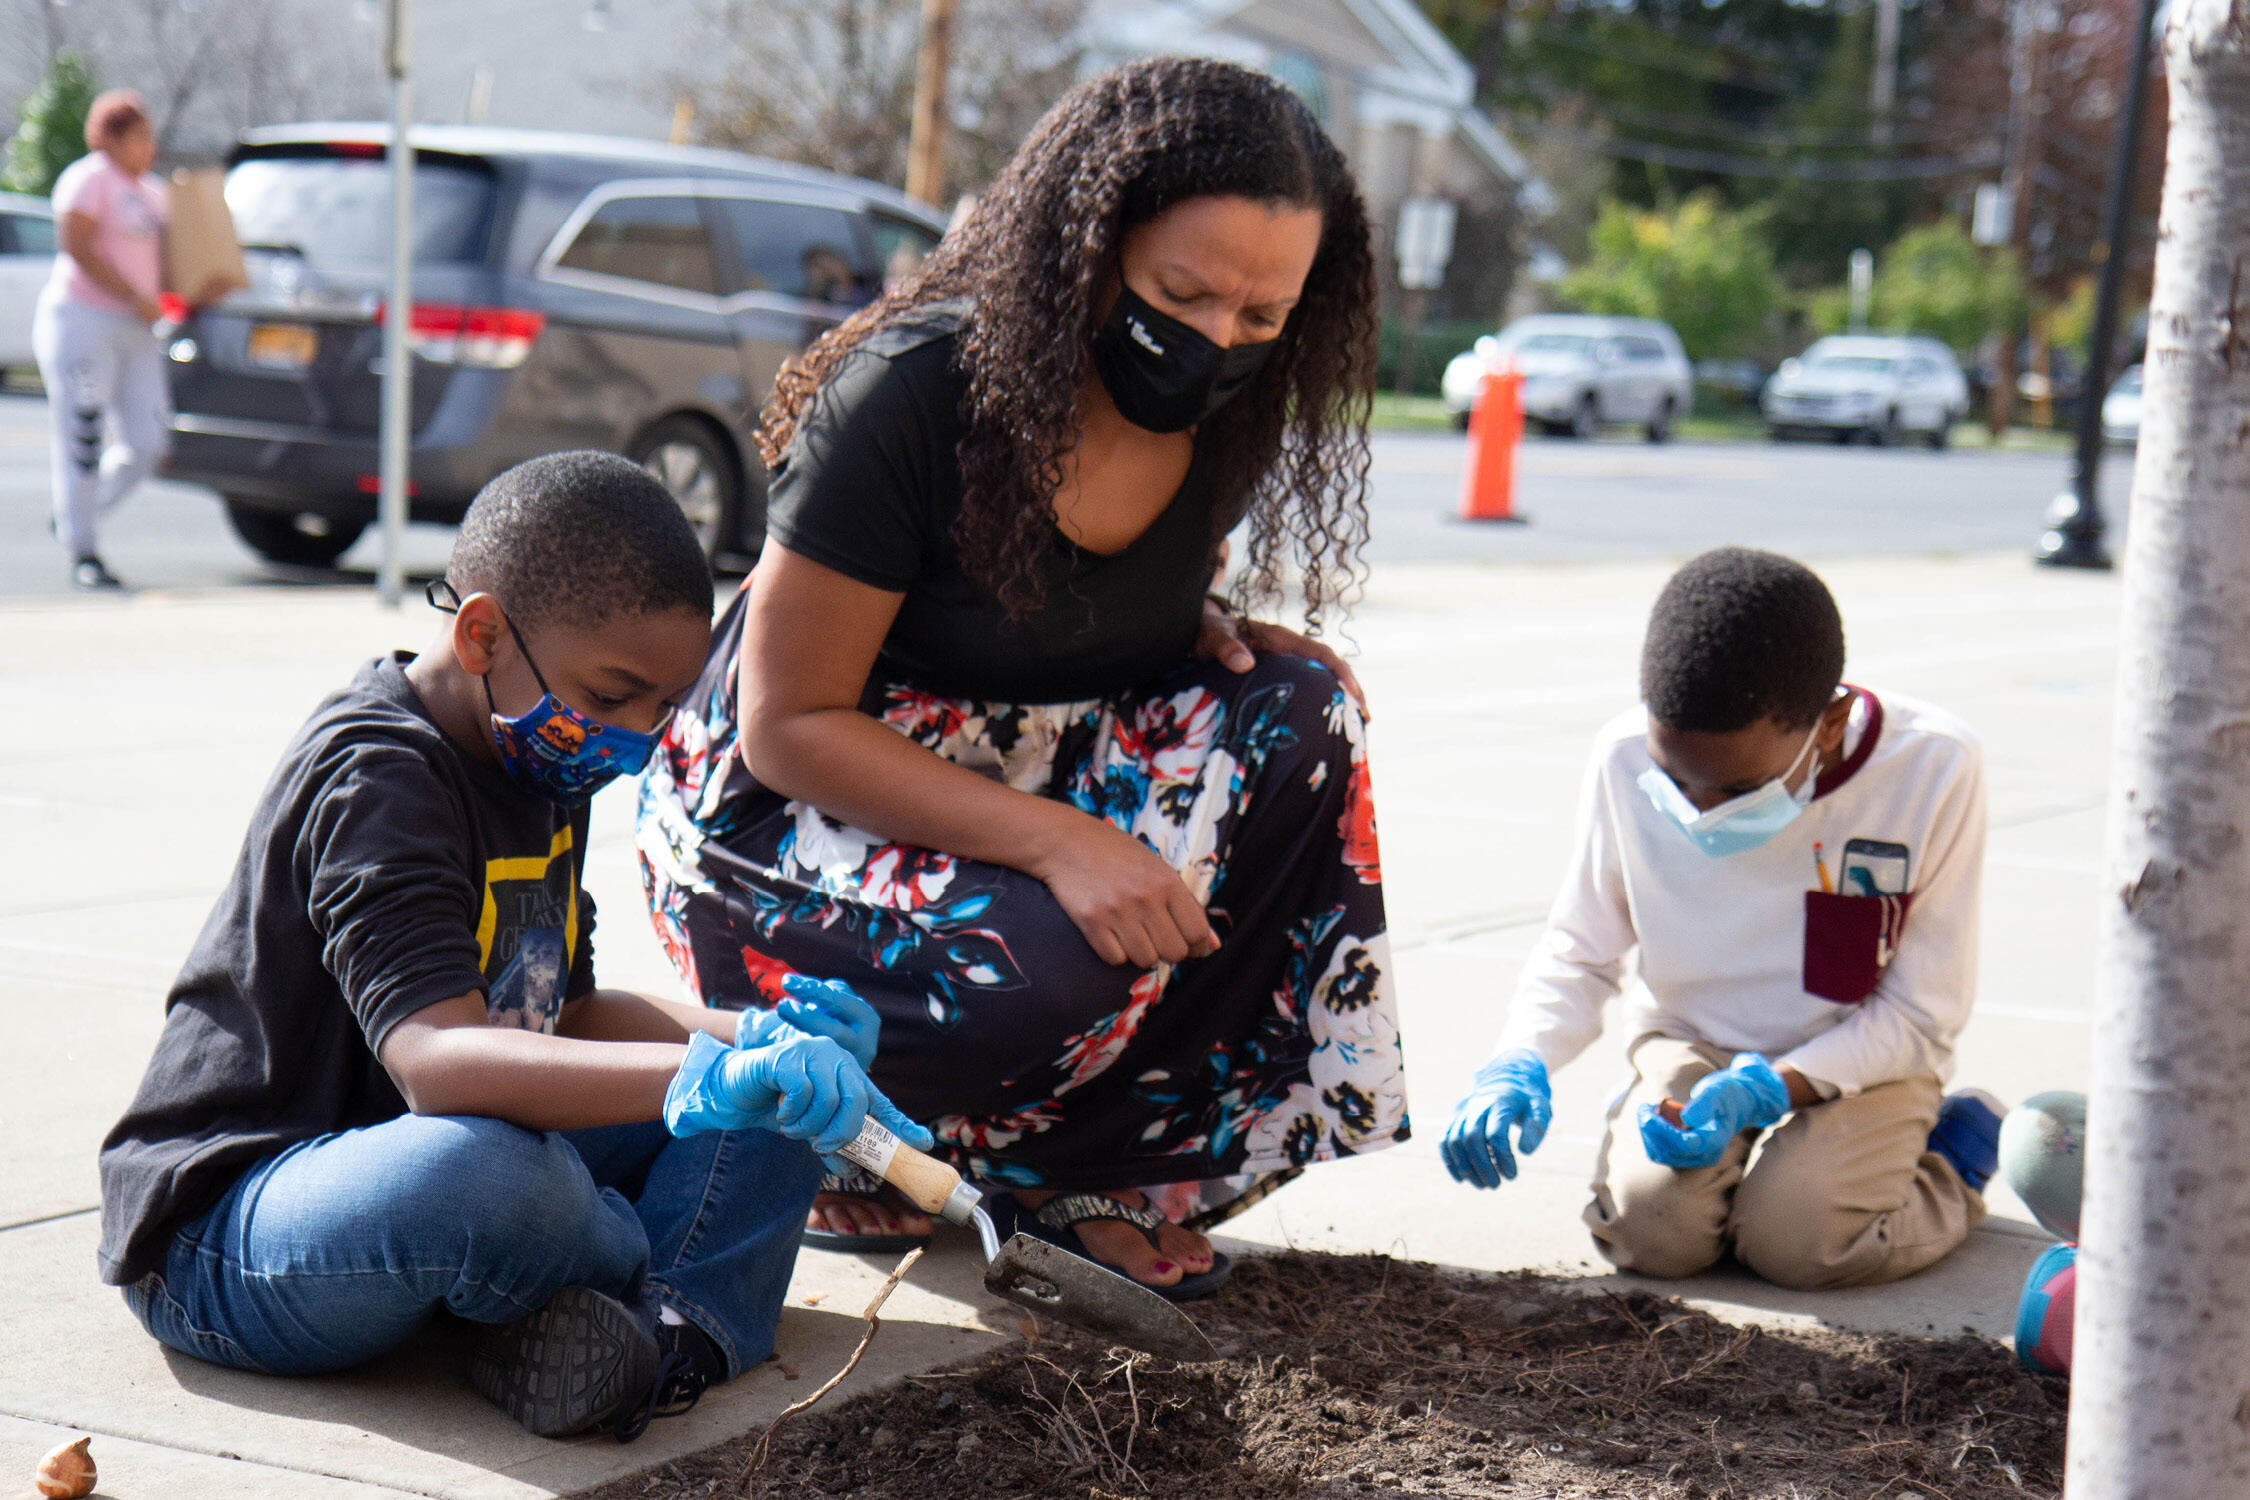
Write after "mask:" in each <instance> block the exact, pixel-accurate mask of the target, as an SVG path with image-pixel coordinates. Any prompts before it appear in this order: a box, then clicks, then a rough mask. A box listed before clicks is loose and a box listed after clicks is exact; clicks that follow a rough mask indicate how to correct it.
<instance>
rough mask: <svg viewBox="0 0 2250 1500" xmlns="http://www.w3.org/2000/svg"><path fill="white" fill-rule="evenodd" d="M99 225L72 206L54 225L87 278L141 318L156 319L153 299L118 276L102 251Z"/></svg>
mask: <svg viewBox="0 0 2250 1500" xmlns="http://www.w3.org/2000/svg"><path fill="white" fill-rule="evenodd" d="M101 228H102V227H101V223H100V221H99V220H97V219H95V218H94V216H93V215H92V214H82V213H80V212H78V211H77V210H76V209H72V210H70V211H69V212H68V213H66V214H64V215H63V216H62V223H61V224H59V225H58V226H57V227H56V233H57V235H58V236H59V237H60V239H61V241H62V247H63V251H64V253H66V254H67V255H69V256H70V258H71V259H72V260H74V261H76V262H78V269H79V270H81V271H84V272H85V273H86V276H87V279H88V280H90V281H92V282H93V283H94V285H96V286H98V287H100V288H101V289H102V290H103V291H105V292H107V293H109V294H110V295H111V296H112V297H115V298H116V299H117V300H118V301H120V302H122V303H124V304H125V305H126V306H127V307H130V308H132V309H133V311H134V312H135V313H136V314H138V315H139V317H140V319H141V321H142V322H144V323H153V322H155V321H156V318H157V308H156V304H155V302H153V301H151V300H150V299H149V298H147V297H144V296H142V295H141V294H140V293H139V292H137V291H135V290H134V289H133V284H132V283H131V282H129V281H127V280H126V279H125V278H124V277H123V276H120V275H119V274H118V273H117V267H115V266H113V265H111V264H110V263H109V257H108V256H106V255H104V254H102V252H101V248H100V235H101Z"/></svg>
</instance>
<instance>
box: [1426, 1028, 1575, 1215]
mask: <svg viewBox="0 0 2250 1500" xmlns="http://www.w3.org/2000/svg"><path fill="white" fill-rule="evenodd" d="M1554 1113H1555V1110H1554V1097H1553V1095H1552V1094H1550V1093H1549V1092H1548V1089H1547V1065H1546V1064H1545V1063H1543V1062H1541V1061H1540V1060H1539V1054H1538V1053H1536V1052H1533V1051H1531V1050H1530V1049H1529V1048H1525V1047H1519V1048H1517V1049H1515V1050H1514V1051H1512V1052H1503V1053H1501V1054H1500V1055H1499V1056H1498V1057H1495V1058H1493V1059H1492V1060H1491V1061H1490V1062H1488V1063H1486V1064H1485V1065H1484V1066H1483V1067H1481V1068H1479V1069H1477V1081H1476V1083H1475V1084H1474V1085H1473V1086H1472V1087H1471V1088H1470V1090H1469V1092H1468V1095H1467V1097H1465V1098H1464V1099H1462V1101H1461V1102H1460V1104H1458V1105H1457V1106H1455V1107H1454V1110H1453V1123H1452V1124H1451V1125H1448V1126H1447V1127H1446V1128H1445V1139H1444V1140H1443V1141H1441V1142H1439V1144H1438V1154H1439V1155H1440V1156H1442V1157H1444V1158H1445V1169H1446V1170H1447V1171H1448V1172H1451V1173H1452V1174H1453V1180H1454V1181H1455V1182H1467V1183H1472V1184H1474V1185H1475V1186H1477V1187H1484V1188H1495V1187H1498V1186H1499V1185H1500V1181H1501V1179H1502V1178H1507V1179H1509V1180H1511V1181H1513V1180H1514V1178H1515V1175H1516V1159H1515V1157H1514V1156H1513V1155H1511V1154H1510V1153H1509V1151H1508V1127H1509V1126H1511V1125H1513V1126H1515V1127H1516V1149H1517V1150H1518V1151H1521V1152H1522V1153H1523V1154H1524V1155H1526V1156H1529V1155H1530V1154H1531V1153H1532V1152H1534V1151H1536V1150H1538V1149H1539V1143H1540V1142H1541V1141H1543V1140H1545V1139H1546V1138H1547V1123H1548V1122H1549V1121H1550V1120H1552V1119H1553V1118H1554Z"/></svg>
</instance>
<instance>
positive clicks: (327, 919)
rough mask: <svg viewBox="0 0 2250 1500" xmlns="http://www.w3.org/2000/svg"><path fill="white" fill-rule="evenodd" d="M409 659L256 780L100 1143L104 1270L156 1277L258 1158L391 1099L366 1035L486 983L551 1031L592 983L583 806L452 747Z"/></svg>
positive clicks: (397, 1111)
mask: <svg viewBox="0 0 2250 1500" xmlns="http://www.w3.org/2000/svg"><path fill="white" fill-rule="evenodd" d="M411 660H413V658H412V657H411V656H408V655H404V654H401V655H398V656H394V657H390V658H385V659H380V660H377V661H374V662H370V663H369V664H368V665H367V666H365V667H363V668H361V669H360V671H359V673H358V674H357V675H356V676H354V677H353V679H352V682H351V686H349V687H348V688H346V689H345V690H344V691H343V692H341V693H338V694H336V695H335V696H334V697H332V698H330V699H329V700H328V701H327V702H325V703H323V704H322V705H321V706H320V707H319V708H318V709H316V710H315V711H314V713H313V716H312V717H311V718H310V719H309V720H307V721H306V723H305V726H304V728H303V729H301V730H299V731H298V732H297V738H296V740H295V741H294V742H293V743H291V745H290V747H289V749H288V752H287V753H286V754H284V755H283V756H282V758H281V764H280V766H279V767H278V768H277V769H276V770H275V772H274V775H273V779H272V781H270V782H269V783H267V786H266V790H265V794H264V796H263V798H262V799H261V800H260V801H259V804H258V810H257V813H256V814H255V815H254V816H253V817H252V818H251V820H250V831H249V833H248V834H247V835H246V836H245V837H244V839H243V843H242V853H241V854H240V856H239V857H238V858H237V859H236V861H235V867H234V875H233V877H232V879H230V880H229V881H228V883H227V888H226V891H225V893H224V894H222V895H221V896H220V897H219V900H218V904H217V905H216V906H215V907H214V908H213V909H212V912H211V916H210V919H209V920H208V921H207V922H205V923H204V925H203V932H202V935H201V936H200V937H198V938H197V939H196V943H195V948H194V950H193V951H192V952H191V953H189V955H188V960H187V964H186V967H184V968H183V969H182V970H181V971H180V977H179V978H178V980H176V981H175V982H174V983H173V986H172V993H171V995H170V996H169V997H168V998H167V999H166V1001H165V1015H164V1029H163V1031H162V1033H161V1034H160V1035H159V1036H158V1038H157V1042H156V1054H155V1056H154V1057H152V1058H151V1059H150V1061H149V1065H148V1071H147V1073H146V1074H144V1075H143V1076H142V1078H141V1086H140V1090H139V1092H137V1093H136V1094H135V1095H134V1096H133V1102H132V1105H131V1107H129V1108H128V1109H127V1110H126V1111H125V1117H124V1118H123V1119H122V1120H120V1121H118V1123H117V1126H116V1128H115V1129H113V1130H112V1131H110V1133H109V1138H108V1139H107V1140H106V1141H104V1142H103V1143H102V1152H101V1178H102V1244H101V1271H102V1278H103V1279H104V1280H105V1281H108V1282H111V1283H112V1284H116V1285H124V1284H127V1283H130V1282H133V1281H136V1280H138V1279H139V1278H140V1277H141V1276H143V1275H145V1274H146V1273H147V1272H149V1271H151V1270H156V1269H159V1268H160V1267H161V1266H162V1264H163V1257H164V1252H165V1246H166V1244H167V1243H168V1241H169V1240H170V1238H171V1235H172V1233H173V1231H174V1230H176V1229H177V1228H178V1227H179V1226H180V1225H181V1224H182V1223H184V1222H185V1221H186V1220H188V1219H191V1218H193V1217H194V1216H195V1215H197V1214H199V1213H201V1212H203V1211H204V1210H205V1209H206V1208H208V1207H210V1206H211V1204H212V1203H214V1202H216V1201H217V1200H218V1198H219V1197H220V1196H221V1195H222V1194H223V1193H225V1191H226V1190H227V1188H228V1187H229V1186H231V1185H232V1184H233V1182H234V1180H235V1178H236V1177H238V1176H240V1175H241V1173H242V1172H243V1171H244V1170H245V1169H246V1168H248V1167H249V1166H250V1165H251V1164H252V1163H254V1162H257V1161H260V1160H262V1159H264V1158H265V1157H268V1156H272V1155H274V1154H275V1153H277V1152H280V1151H283V1150H285V1149H287V1148H288V1147H290V1146H292V1145H295V1144H296V1143H297V1142H299V1141H305V1140H310V1139H312V1138H313V1137H315V1136H319V1135H325V1134H328V1133H329V1132H331V1131H338V1130H349V1129H352V1128H354V1127H355V1126H362V1125H373V1124H378V1123H380V1122H381V1121H384V1120H388V1119H392V1118H395V1117H396V1116H398V1115H402V1114H404V1113H406V1101H405V1100H404V1099H402V1098H401V1097H400V1095H399V1092H398V1089H397V1087H396V1086H395V1085H394V1084H393V1083H392V1082H391V1079H390V1075H389V1074H387V1073H386V1072H384V1070H383V1065H382V1064H381V1063H380V1062H378V1061H377V1060H376V1049H377V1048H379V1047H380V1046H381V1045H382V1043H383V1038H384V1037H385V1036H386V1035H388V1034H389V1032H390V1029H391V1027H393V1026H394V1025H396V1024H397V1023H398V1022H399V1021H401V1020H403V1019H405V1018H406V1017H407V1016H410V1015H412V1014H414V1013H415V1012H416V1011H418V1010H421V1009H422V1008H423V1007H425V1006H429V1005H434V1004H436V1003H437V1002H438V1001H440V1000H448V999H451V998H452V997H454V996H455V995H461V994H467V993H470V992H473V991H478V990H481V991H483V992H484V995H485V1005H486V1010H487V1013H488V1014H489V1015H490V1017H491V1019H492V1021H493V1022H494V1023H495V1024H499V1025H512V1026H519V1027H522V1028H524V1029H526V1030H531V1031H553V1030H554V1028H555V1020H556V1016H557V1014H558V1013H559V1012H560V1010H561V1009H562V1005H563V1002H564V1001H565V1000H568V999H575V998H576V997H577V996H579V995H582V994H584V993H586V992H587V991H589V990H591V989H592V988H593V987H594V978H593V929H594V908H593V903H592V902H591V901H589V900H588V899H587V897H586V894H585V892H584V891H583V890H582V889H581V888H580V879H581V871H582V869H583V860H584V850H585V847H586V814H585V812H584V811H583V810H579V811H577V812H567V811H565V810H564V809H563V808H561V807H558V806H556V805H555V804H554V803H552V802H549V801H546V800H545V799H543V798H541V797H539V796H538V795H537V794H535V793H532V792H529V791H526V790H524V789H523V788H521V787H519V786H517V785H516V784H515V783H514V782H513V781H511V780H509V778H508V777H507V776H506V775H505V774H504V773H503V772H501V771H500V770H498V769H497V768H495V767H493V766H489V765H486V764H484V763H483V762H480V761H478V760H475V759H473V758H472V757H470V756H469V755H468V754H466V753H464V752H463V751H462V750H461V749H460V748H458V747H457V746H455V745H454V743H453V742H452V741H451V740H449V739H447V738H446V736H445V733H444V731H443V730H441V729H439V728H438V727H437V725H436V724H435V723H434V722H432V721H431V719H430V717H429V715H428V712H427V711H426V710H425V709H424V708H423V706H422V701H421V699H420V698H419V697H418V696H417V695H416V694H415V691H414V689H413V687H412V686H411V685H410V684H409V683H408V682H407V680H406V673H405V670H404V669H405V666H406V663H407V662H409V661H411Z"/></svg>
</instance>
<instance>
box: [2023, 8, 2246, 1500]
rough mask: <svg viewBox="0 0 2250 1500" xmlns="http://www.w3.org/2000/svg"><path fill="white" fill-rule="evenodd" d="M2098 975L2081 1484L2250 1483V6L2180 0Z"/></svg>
mask: <svg viewBox="0 0 2250 1500" xmlns="http://www.w3.org/2000/svg"><path fill="white" fill-rule="evenodd" d="M2165 60H2166V71H2167V73H2168V74H2169V82H2170V88H2171V136H2170V141H2169V145H2168V148H2167V152H2166V155H2167V161H2166V163H2165V176H2164V203H2163V214H2162V218H2163V224H2164V232H2163V234H2162V235H2161V236H2159V238H2158V240H2157V245H2156V287H2155V295H2154V298H2153V301H2152V304H2151V308H2150V316H2149V344H2148V356H2147V359H2146V361H2145V365H2144V368H2145V369H2146V371H2147V380H2146V385H2145V388H2144V398H2143V405H2142V411H2143V412H2144V416H2143V418H2142V421H2141V437H2140V451H2139V454H2138V456H2137V458H2136V461H2135V464H2134V470H2133V504H2132V520H2133V539H2132V546H2131V549H2130V551H2129V554H2128V556H2127V559H2126V568H2125V589H2124V611H2123V640H2122V644H2121V649H2120V651H2119V660H2118V692H2117V727H2116V737H2115V745H2114V758H2113V761H2112V766H2111V779H2110V786H2111V791H2110V810H2109V836H2108V849H2107V851H2106V857H2105V861H2104V864H2105V869H2106V875H2105V878H2104V880H2103V889H2104V891H2105V892H2106V893H2107V894H2106V895H2105V897H2104V900H2103V904H2102V910H2103V918H2102V933H2101V939H2102V941H2101V958H2100V961H2099V964H2098V967H2097V984H2096V997H2097V998H2096V1007H2095V1018H2094V1042H2093V1048H2092V1056H2093V1077H2092V1088H2091V1090H2090V1096H2089V1099H2088V1102H2087V1109H2086V1114H2087V1118H2088V1120H2089V1121H2091V1122H2092V1128H2091V1131H2090V1132H2089V1135H2088V1140H2087V1152H2086V1212H2085V1217H2084V1227H2083V1231H2082V1232H2083V1235H2084V1238H2083V1240H2082V1241H2081V1249H2080V1258H2079V1261H2078V1303H2077V1316H2078V1326H2077V1348H2076V1358H2075V1361H2074V1368H2073V1370H2072V1381H2071V1392H2070V1454H2069V1474H2068V1478H2067V1485H2066V1487H2067V1489H2068V1490H2069V1493H2070V1496H2071V1500H2187V1497H2190V1496H2193V1497H2198V1500H2200V1497H2203V1496H2212V1497H2217V1496H2221V1495H2225V1496H2238V1495H2250V1362H2246V1360H2245V1351H2250V1277H2245V1276H2244V1275H2243V1274H2242V1256H2241V1247H2242V1246H2243V1245H2245V1244H2250V1109H2245V1108H2244V1107H2243V1080H2244V1078H2245V1077H2250V1005H2246V1004H2245V1003H2244V997H2245V996H2246V995H2250V922H2245V921H2244V920H2243V913H2244V912H2245V911H2250V792H2246V790H2245V789H2246V788H2250V734H2246V733H2245V732H2244V730H2245V726H2246V725H2250V652H2246V651H2244V650H2243V649H2242V642H2243V640H2244V639H2245V638H2246V637H2250V330H2246V329H2245V328H2244V326H2243V320H2242V313H2241V307H2242V298H2243V296H2244V285H2245V278H2246V277H2250V269H2246V267H2245V264H2244V258H2243V247H2244V246H2245V245H2250V10H2246V9H2245V0H2172V5H2171V18H2170V22H2169V27H2168V31H2167V34H2166V37H2165Z"/></svg>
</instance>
